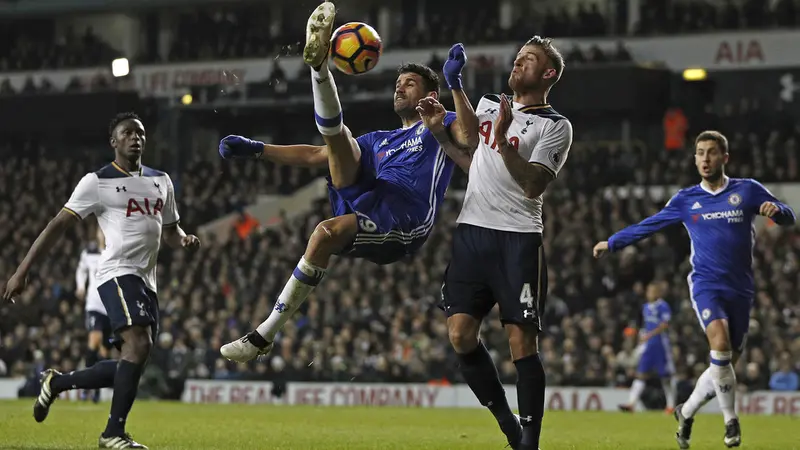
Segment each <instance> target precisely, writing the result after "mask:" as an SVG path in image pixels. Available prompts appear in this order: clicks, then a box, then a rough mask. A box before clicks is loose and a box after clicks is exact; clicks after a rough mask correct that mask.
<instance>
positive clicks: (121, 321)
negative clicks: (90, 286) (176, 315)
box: [97, 275, 159, 349]
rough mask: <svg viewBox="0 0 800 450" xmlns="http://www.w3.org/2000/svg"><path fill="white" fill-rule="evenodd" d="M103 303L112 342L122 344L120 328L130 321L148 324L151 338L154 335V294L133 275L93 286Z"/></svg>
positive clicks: (155, 322) (127, 325)
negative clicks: (109, 324) (112, 335)
mask: <svg viewBox="0 0 800 450" xmlns="http://www.w3.org/2000/svg"><path fill="white" fill-rule="evenodd" d="M97 291H98V292H99V293H100V299H101V300H103V306H105V307H106V312H107V313H108V319H109V321H110V323H111V330H112V331H113V332H114V339H113V342H114V345H115V346H116V347H117V348H118V349H119V348H121V346H122V339H121V337H120V335H119V333H120V331H122V330H124V329H126V328H128V327H130V326H134V325H140V326H146V327H147V326H149V327H150V331H151V332H152V335H151V336H152V338H153V342H155V340H156V337H157V336H158V320H159V318H158V296H156V293H155V292H153V291H151V290H150V289H148V288H147V286H145V284H144V280H142V279H141V278H140V277H138V276H136V275H123V276H121V277H116V278H114V279H111V280H109V281H106V282H105V283H103V284H101V285H100V286H98V287H97Z"/></svg>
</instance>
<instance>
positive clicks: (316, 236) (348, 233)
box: [308, 214, 358, 255]
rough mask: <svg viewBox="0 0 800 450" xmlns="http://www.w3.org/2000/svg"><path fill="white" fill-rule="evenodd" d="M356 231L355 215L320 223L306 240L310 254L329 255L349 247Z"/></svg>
mask: <svg viewBox="0 0 800 450" xmlns="http://www.w3.org/2000/svg"><path fill="white" fill-rule="evenodd" d="M357 231H358V225H357V224H356V217H355V214H348V215H346V216H340V217H334V218H332V219H328V220H323V221H322V222H320V223H319V224H318V225H317V226H316V228H314V232H313V233H311V238H310V239H309V240H308V251H309V253H311V254H318V253H324V254H327V255H331V254H333V253H336V252H337V251H340V250H342V249H343V248H345V247H346V246H347V245H349V244H350V243H351V242H352V241H353V238H354V237H355V235H356V232H357Z"/></svg>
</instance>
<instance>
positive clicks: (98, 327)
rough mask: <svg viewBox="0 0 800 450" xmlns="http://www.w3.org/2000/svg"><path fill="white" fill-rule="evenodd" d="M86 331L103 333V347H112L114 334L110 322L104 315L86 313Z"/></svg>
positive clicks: (91, 312)
mask: <svg viewBox="0 0 800 450" xmlns="http://www.w3.org/2000/svg"><path fill="white" fill-rule="evenodd" d="M86 331H100V332H102V333H103V347H106V348H110V347H112V345H113V344H112V343H111V342H112V340H113V339H112V338H113V336H114V332H113V330H112V329H111V321H110V320H109V319H108V316H106V315H105V314H102V313H99V312H97V311H86Z"/></svg>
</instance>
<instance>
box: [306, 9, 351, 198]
mask: <svg viewBox="0 0 800 450" xmlns="http://www.w3.org/2000/svg"><path fill="white" fill-rule="evenodd" d="M335 17H336V7H335V6H334V5H333V3H332V2H323V3H322V4H320V5H319V6H317V8H316V9H315V10H314V12H313V13H311V17H309V18H308V24H307V26H306V45H305V48H304V49H303V61H304V62H305V63H306V64H307V65H308V66H309V67H311V80H312V81H311V88H312V90H313V92H314V119H315V120H316V123H317V129H318V130H319V132H320V134H322V137H323V138H324V139H325V143H326V144H327V145H328V167H329V169H330V173H331V183H332V184H333V186H334V187H335V188H337V189H338V188H343V187H346V186H350V185H352V184H353V183H355V181H356V177H357V176H358V171H359V160H360V157H361V149H360V148H359V146H358V143H357V142H356V141H355V139H353V137H352V135H351V134H350V130H348V129H347V127H345V126H344V122H343V118H342V105H341V103H340V102H339V93H338V91H337V89H336V82H335V81H334V79H333V74H331V72H330V70H329V69H328V54H329V52H330V42H331V34H332V32H333V20H334V19H335Z"/></svg>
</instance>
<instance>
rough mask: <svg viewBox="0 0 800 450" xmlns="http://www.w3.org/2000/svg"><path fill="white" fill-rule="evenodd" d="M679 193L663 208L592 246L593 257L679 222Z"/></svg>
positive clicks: (613, 250) (627, 244) (630, 243)
mask: <svg viewBox="0 0 800 450" xmlns="http://www.w3.org/2000/svg"><path fill="white" fill-rule="evenodd" d="M679 195H680V193H678V194H675V196H673V197H672V198H671V199H670V200H669V202H667V205H666V206H664V209H662V210H661V211H659V212H657V213H656V214H653V215H652V216H650V217H648V218H646V219H644V220H643V221H641V222H639V223H637V224H635V225H631V226H629V227H626V228H623V229H621V230H619V231H618V232H616V233H614V235H612V236H611V237H610V238H608V241H603V242H600V243H598V244H597V245H596V246H595V247H594V257H595V258H599V257H601V256H603V254H604V253H605V252H606V251H610V252H616V251H619V250H622V249H623V248H625V247H627V246H629V245H632V244H634V243H636V242H638V241H640V240H642V239H644V238H646V237H649V236H652V235H653V234H655V233H657V232H659V231H661V230H663V229H664V228H666V227H668V226H670V225H674V224H676V223H680V222H681V213H680V208H679V206H678V205H679V204H680V202H681V201H682V200H681V198H680V196H679Z"/></svg>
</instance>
